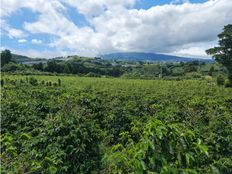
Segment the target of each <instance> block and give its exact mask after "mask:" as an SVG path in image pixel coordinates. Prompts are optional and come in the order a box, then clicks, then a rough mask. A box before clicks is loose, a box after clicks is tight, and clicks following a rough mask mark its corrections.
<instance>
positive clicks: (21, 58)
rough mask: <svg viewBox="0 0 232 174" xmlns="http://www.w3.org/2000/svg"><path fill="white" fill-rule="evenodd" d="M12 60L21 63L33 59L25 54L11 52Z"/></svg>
mask: <svg viewBox="0 0 232 174" xmlns="http://www.w3.org/2000/svg"><path fill="white" fill-rule="evenodd" d="M12 60H13V61H15V62H17V63H22V62H27V61H31V60H33V59H32V58H30V57H27V56H22V55H18V54H12Z"/></svg>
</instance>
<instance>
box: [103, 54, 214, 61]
mask: <svg viewBox="0 0 232 174" xmlns="http://www.w3.org/2000/svg"><path fill="white" fill-rule="evenodd" d="M101 57H102V58H104V59H110V60H127V61H150V62H191V61H194V60H199V61H204V62H210V61H212V59H199V58H187V57H178V56H172V55H166V54H157V53H143V52H120V53H110V54H104V55H102V56H101Z"/></svg>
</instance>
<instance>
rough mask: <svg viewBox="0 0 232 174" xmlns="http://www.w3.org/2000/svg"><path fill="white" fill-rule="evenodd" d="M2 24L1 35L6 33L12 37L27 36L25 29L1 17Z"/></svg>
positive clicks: (0, 22) (0, 23) (0, 24)
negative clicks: (12, 24) (15, 26)
mask: <svg viewBox="0 0 232 174" xmlns="http://www.w3.org/2000/svg"><path fill="white" fill-rule="evenodd" d="M0 26H1V35H2V34H6V35H7V36H8V37H9V38H11V39H14V38H22V37H25V36H26V34H25V32H24V31H22V30H19V29H16V28H13V27H11V26H9V25H8V24H7V23H6V21H5V20H3V19H0Z"/></svg>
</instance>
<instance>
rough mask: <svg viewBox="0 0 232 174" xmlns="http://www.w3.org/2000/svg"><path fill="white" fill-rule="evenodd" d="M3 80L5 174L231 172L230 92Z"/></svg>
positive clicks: (66, 79) (121, 82)
mask: <svg viewBox="0 0 232 174" xmlns="http://www.w3.org/2000/svg"><path fill="white" fill-rule="evenodd" d="M1 80H3V81H4V85H3V86H2V87H1V121H2V124H1V135H2V137H1V150H2V151H1V172H2V173H120V172H121V173H210V174H211V173H231V172H232V171H231V161H232V158H231V156H232V143H231V142H232V127H231V125H232V124H231V120H232V115H231V113H232V108H231V106H232V95H231V94H232V89H231V88H222V87H220V86H217V85H216V84H214V83H207V82H205V81H202V80H181V81H168V80H131V79H119V78H91V77H76V76H22V75H6V74H2V77H1ZM59 81H60V84H61V85H59ZM55 84H56V85H55Z"/></svg>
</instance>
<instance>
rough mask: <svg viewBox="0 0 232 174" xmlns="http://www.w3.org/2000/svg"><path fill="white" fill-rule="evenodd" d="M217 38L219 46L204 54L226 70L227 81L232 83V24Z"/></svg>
mask: <svg viewBox="0 0 232 174" xmlns="http://www.w3.org/2000/svg"><path fill="white" fill-rule="evenodd" d="M218 38H219V42H218V45H219V46H216V47H214V48H210V49H208V50H206V53H207V54H209V55H212V56H213V58H215V60H216V61H217V62H219V63H221V64H222V65H223V66H225V67H226V68H227V70H228V72H229V80H230V82H231V83H232V24H228V25H226V26H225V27H224V29H223V32H222V33H220V34H219V35H218Z"/></svg>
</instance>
